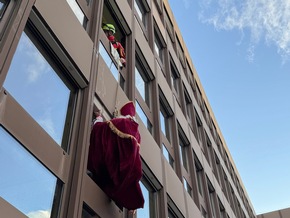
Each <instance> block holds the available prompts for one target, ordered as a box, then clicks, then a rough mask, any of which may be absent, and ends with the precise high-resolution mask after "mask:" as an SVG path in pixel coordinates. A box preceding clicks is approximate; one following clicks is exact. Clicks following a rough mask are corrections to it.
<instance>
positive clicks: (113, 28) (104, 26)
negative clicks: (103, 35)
mask: <svg viewBox="0 0 290 218" xmlns="http://www.w3.org/2000/svg"><path fill="white" fill-rule="evenodd" d="M103 30H111V31H112V32H113V34H115V32H116V30H115V27H114V25H113V24H109V23H107V24H104V25H103Z"/></svg>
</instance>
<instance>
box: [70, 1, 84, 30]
mask: <svg viewBox="0 0 290 218" xmlns="http://www.w3.org/2000/svg"><path fill="white" fill-rule="evenodd" d="M66 1H67V3H68V4H69V6H70V7H71V9H72V11H73V12H74V14H75V15H76V17H77V19H78V20H79V22H80V23H81V25H82V26H83V27H84V28H85V29H86V26H87V22H88V18H87V17H86V16H85V14H84V13H83V11H82V9H81V8H80V6H79V4H78V3H77V1H76V0H66Z"/></svg>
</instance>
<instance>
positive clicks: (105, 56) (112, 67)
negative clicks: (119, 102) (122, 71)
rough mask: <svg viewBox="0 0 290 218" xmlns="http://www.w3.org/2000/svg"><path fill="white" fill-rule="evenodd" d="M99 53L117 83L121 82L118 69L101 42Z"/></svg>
mask: <svg viewBox="0 0 290 218" xmlns="http://www.w3.org/2000/svg"><path fill="white" fill-rule="evenodd" d="M99 53H100V55H101V56H102V58H103V59H104V61H105V63H106V64H107V66H108V68H109V69H110V72H111V73H112V74H113V76H114V78H115V79H116V81H119V72H118V69H117V67H116V65H115V63H114V61H113V59H112V58H111V56H110V55H109V54H108V52H107V50H106V49H105V47H104V45H103V43H101V42H100V45H99Z"/></svg>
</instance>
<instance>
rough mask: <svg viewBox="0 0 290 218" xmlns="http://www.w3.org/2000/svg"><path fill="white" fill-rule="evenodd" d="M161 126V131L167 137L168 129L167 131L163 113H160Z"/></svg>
mask: <svg viewBox="0 0 290 218" xmlns="http://www.w3.org/2000/svg"><path fill="white" fill-rule="evenodd" d="M159 115H160V126H161V131H162V132H163V134H164V135H165V136H166V129H165V117H164V116H163V113H162V112H161V111H160V112H159Z"/></svg>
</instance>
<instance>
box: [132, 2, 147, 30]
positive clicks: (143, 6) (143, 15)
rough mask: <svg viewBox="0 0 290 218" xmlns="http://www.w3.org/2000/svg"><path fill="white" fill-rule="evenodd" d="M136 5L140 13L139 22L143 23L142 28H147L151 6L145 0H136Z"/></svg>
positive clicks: (138, 13) (137, 11)
mask: <svg viewBox="0 0 290 218" xmlns="http://www.w3.org/2000/svg"><path fill="white" fill-rule="evenodd" d="M134 7H135V10H136V13H137V15H138V21H139V20H140V21H141V22H139V24H140V25H141V27H142V29H143V28H144V30H145V31H146V30H147V25H148V24H147V23H148V12H149V6H148V5H147V1H144V0H134Z"/></svg>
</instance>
